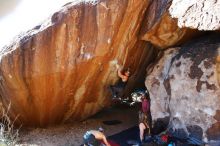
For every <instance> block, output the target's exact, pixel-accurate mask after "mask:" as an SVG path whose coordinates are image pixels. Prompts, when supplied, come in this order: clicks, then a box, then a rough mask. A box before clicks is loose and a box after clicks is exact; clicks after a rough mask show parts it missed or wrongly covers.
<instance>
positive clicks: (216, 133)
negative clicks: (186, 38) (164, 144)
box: [145, 34, 220, 144]
mask: <svg viewBox="0 0 220 146" xmlns="http://www.w3.org/2000/svg"><path fill="white" fill-rule="evenodd" d="M147 71H148V74H147V77H146V81H145V84H146V87H147V88H148V90H149V93H150V98H151V114H152V120H153V121H156V120H158V119H163V118H167V117H168V118H169V119H170V120H169V123H168V124H172V126H174V128H177V129H178V128H180V129H185V130H187V131H188V132H189V133H193V134H194V135H196V136H197V137H200V138H201V139H203V140H204V141H206V142H209V143H210V144H211V143H212V142H215V143H216V142H217V141H218V142H220V88H219V83H220V35H219V34H215V35H206V36H205V37H200V38H197V39H195V40H192V41H190V42H189V43H187V44H184V45H182V46H180V47H174V48H170V49H167V50H166V51H164V52H162V53H161V54H159V55H158V60H157V62H155V63H154V64H153V65H151V67H149V68H147ZM172 119H178V121H179V122H178V123H175V122H173V121H172ZM190 127H191V128H190Z"/></svg>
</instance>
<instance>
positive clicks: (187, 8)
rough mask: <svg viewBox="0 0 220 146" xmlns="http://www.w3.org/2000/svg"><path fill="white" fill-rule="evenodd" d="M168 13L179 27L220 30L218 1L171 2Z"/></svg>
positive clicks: (192, 0) (181, 0)
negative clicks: (175, 19)
mask: <svg viewBox="0 0 220 146" xmlns="http://www.w3.org/2000/svg"><path fill="white" fill-rule="evenodd" d="M169 11H170V14H171V15H172V17H174V18H177V19H178V26H179V27H190V28H194V29H199V30H218V29H220V0H173V1H172V5H171V6H170V9H169Z"/></svg>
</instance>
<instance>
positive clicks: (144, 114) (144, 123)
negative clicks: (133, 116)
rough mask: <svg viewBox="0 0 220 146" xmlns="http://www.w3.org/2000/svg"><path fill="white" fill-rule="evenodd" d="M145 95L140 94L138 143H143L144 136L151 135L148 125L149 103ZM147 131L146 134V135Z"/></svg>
mask: <svg viewBox="0 0 220 146" xmlns="http://www.w3.org/2000/svg"><path fill="white" fill-rule="evenodd" d="M149 102H150V101H149V98H148V94H147V93H143V94H142V102H141V110H140V111H139V130H140V143H142V142H143V140H144V136H145V135H146V134H148V135H150V134H151V125H150V103H149ZM146 130H148V133H146Z"/></svg>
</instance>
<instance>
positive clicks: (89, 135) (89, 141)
mask: <svg viewBox="0 0 220 146" xmlns="http://www.w3.org/2000/svg"><path fill="white" fill-rule="evenodd" d="M83 141H84V146H101V142H103V143H104V144H105V146H111V145H110V144H109V143H108V141H107V139H106V137H105V135H104V130H103V128H99V129H98V130H90V131H87V132H86V133H85V134H84V136H83Z"/></svg>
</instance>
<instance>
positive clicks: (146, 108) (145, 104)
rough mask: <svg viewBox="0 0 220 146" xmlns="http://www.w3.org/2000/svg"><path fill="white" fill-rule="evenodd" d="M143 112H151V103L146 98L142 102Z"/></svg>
mask: <svg viewBox="0 0 220 146" xmlns="http://www.w3.org/2000/svg"><path fill="white" fill-rule="evenodd" d="M141 104H142V111H143V112H144V113H146V114H147V113H149V110H150V104H149V101H148V100H147V99H146V98H144V99H143V100H142V103H141Z"/></svg>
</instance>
